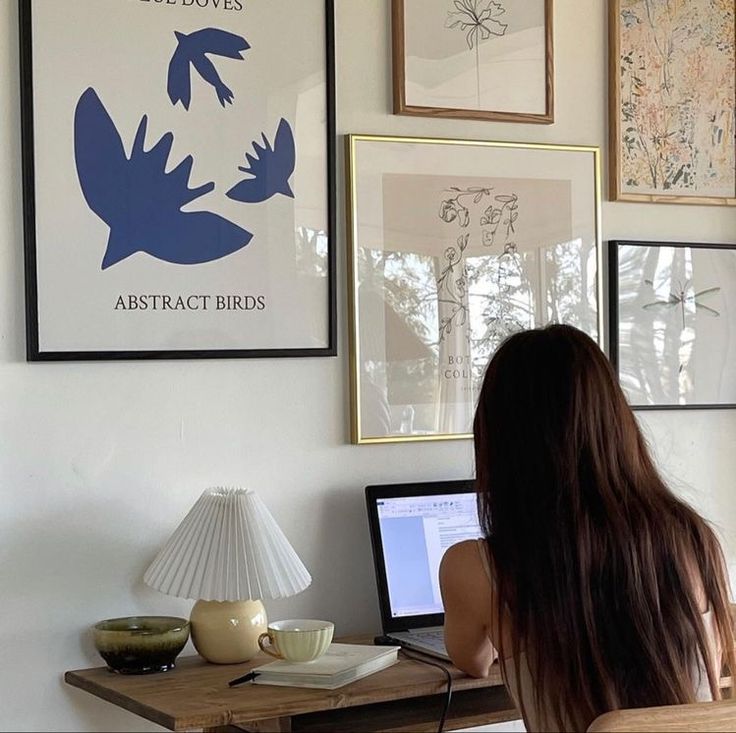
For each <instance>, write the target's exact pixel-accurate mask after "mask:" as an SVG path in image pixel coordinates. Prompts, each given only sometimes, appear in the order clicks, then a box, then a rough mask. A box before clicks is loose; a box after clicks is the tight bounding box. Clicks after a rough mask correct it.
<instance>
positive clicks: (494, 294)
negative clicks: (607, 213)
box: [358, 173, 596, 434]
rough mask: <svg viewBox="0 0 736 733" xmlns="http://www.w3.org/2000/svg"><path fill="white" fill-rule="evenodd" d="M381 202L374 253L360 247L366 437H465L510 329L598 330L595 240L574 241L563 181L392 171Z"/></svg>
mask: <svg viewBox="0 0 736 733" xmlns="http://www.w3.org/2000/svg"><path fill="white" fill-rule="evenodd" d="M382 202H383V203H382V207H383V227H382V231H383V244H382V249H368V248H360V249H359V250H358V272H359V273H360V277H359V302H360V312H359V318H358V322H359V324H360V338H361V344H362V347H363V348H362V351H361V369H362V370H363V371H362V374H361V389H362V390H363V392H364V397H366V399H368V398H370V403H369V404H372V405H374V406H375V404H377V402H378V401H377V399H376V398H375V395H376V394H379V393H380V394H383V395H385V398H382V400H381V405H382V407H381V413H380V415H378V416H376V415H373V414H372V415H371V416H370V417H369V416H368V415H366V413H365V411H364V412H363V413H362V415H361V419H362V427H363V429H364V430H365V431H366V433H367V434H391V433H397V434H401V433H411V434H422V433H427V434H431V433H441V434H458V433H459V434H465V433H467V432H468V431H469V430H470V425H471V420H472V413H473V409H474V405H475V400H476V399H477V396H478V393H479V389H480V384H481V381H482V377H483V372H484V370H485V367H486V365H487V364H488V360H489V358H490V357H491V356H492V355H493V353H494V352H495V350H496V349H497V348H498V346H499V344H500V343H501V342H502V341H503V340H504V339H505V338H506V337H507V336H509V335H510V334H512V333H514V332H516V331H519V330H523V329H526V328H531V327H534V326H535V325H538V324H542V323H547V322H549V321H558V322H567V323H571V324H574V325H578V326H579V327H581V328H584V329H585V330H586V331H587V332H589V333H594V332H595V329H596V307H595V296H594V295H593V297H592V300H591V293H593V294H594V292H595V261H596V258H595V246H594V243H591V244H585V245H584V244H583V243H582V242H581V241H580V240H579V239H575V238H574V236H573V231H572V226H573V215H572V190H571V184H570V181H568V180H536V179H524V178H486V177H484V178H479V177H471V176H448V175H431V174H429V175H425V174H403V173H390V174H384V175H383V183H382ZM551 202H552V204H551ZM591 263H592V265H593V267H592V268H591ZM379 323H380V328H379V327H377V324H379ZM376 332H378V333H381V334H382V335H383V339H384V341H383V342H382V343H377V342H376V339H375V336H374V334H376ZM366 390H371V394H370V395H368V394H367V392H366ZM379 418H380V422H376V423H375V424H376V429H375V432H374V428H373V424H374V421H377V420H378V419H379ZM369 420H370V421H371V424H370V425H369V422H368V421H369ZM382 431H383V432H382Z"/></svg>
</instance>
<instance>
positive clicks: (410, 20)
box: [402, 0, 547, 115]
mask: <svg viewBox="0 0 736 733" xmlns="http://www.w3.org/2000/svg"><path fill="white" fill-rule="evenodd" d="M402 5H403V9H404V24H403V27H404V37H403V39H402V41H403V44H404V45H403V51H404V56H405V58H404V70H403V71H404V75H405V94H406V99H405V102H406V104H407V105H411V106H418V107H429V108H431V109H434V110H438V109H451V110H470V111H473V112H475V113H481V112H503V113H507V114H521V115H525V114H526V115H530V114H531V115H544V114H546V112H547V87H546V84H547V77H546V63H547V45H546V25H545V23H546V15H545V0H403V3H402Z"/></svg>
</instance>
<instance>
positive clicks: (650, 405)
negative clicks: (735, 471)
mask: <svg viewBox="0 0 736 733" xmlns="http://www.w3.org/2000/svg"><path fill="white" fill-rule="evenodd" d="M608 256H609V268H608V271H609V295H610V333H611V344H610V354H611V359H612V361H613V362H614V364H615V365H616V367H617V369H618V374H619V379H620V380H621V386H622V387H623V389H624V391H625V392H626V394H627V396H628V398H629V401H630V403H631V405H632V407H634V408H637V409H650V410H655V409H660V410H661V409H684V408H690V409H702V408H709V407H720V408H726V407H736V316H735V315H734V314H735V313H736V244H705V243H700V242H699V243H689V242H688V243H685V242H639V241H612V242H609V253H608Z"/></svg>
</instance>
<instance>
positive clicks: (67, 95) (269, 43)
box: [18, 0, 337, 361]
mask: <svg viewBox="0 0 736 733" xmlns="http://www.w3.org/2000/svg"><path fill="white" fill-rule="evenodd" d="M18 2H19V11H20V12H19V18H20V48H21V68H20V71H21V113H22V140H23V150H22V155H23V193H24V239H25V275H26V344H27V346H26V351H27V359H28V360H29V361H70V360H112V359H194V358H196V359H201V358H207V359H211V358H265V357H329V356H335V355H336V354H337V307H336V285H335V279H336V274H335V272H336V262H335V261H336V258H335V248H334V237H335V216H336V205H335V198H336V194H335V190H336V184H335V144H336V142H335V140H336V138H335V101H334V100H335V81H334V0H307V1H306V2H300V3H299V6H298V8H296V7H293V5H292V3H291V2H290V0H280V2H281V3H282V4H284V8H283V9H282V10H283V11H286V10H288V11H289V12H285V15H286V16H288V22H284V19H283V18H282V17H281V16H282V15H284V13H280V12H278V8H275V6H274V4H273V3H269V4H268V5H267V6H263V7H260V6H258V5H257V4H252V3H244V2H240V0H238V1H237V2H236V0H232V1H228V2H227V3H224V2H223V3H218V4H214V3H207V4H204V5H202V4H199V5H198V4H194V5H192V4H191V3H186V4H184V3H182V2H180V1H176V0H172V1H171V2H168V3H165V4H161V3H153V2H150V3H144V2H126V1H125V0H57V1H56V2H51V3H49V2H45V0H18ZM292 11H293V12H292ZM305 28H311V30H312V31H313V33H310V34H305V32H304V31H305ZM131 38H135V39H136V40H135V43H131V42H130V39H131ZM290 39H292V40H293V42H292V41H290ZM300 44H301V45H300ZM101 48H103V49H105V53H101V52H100V49H101ZM287 48H288V49H290V51H292V53H290V54H285V52H284V49H287ZM205 54H207V55H205ZM246 59H247V63H242V62H243V61H244V60H246ZM199 70H201V72H200V71H199ZM307 96H308V98H309V102H308V104H305V98H306V97H307ZM259 100H260V101H259ZM266 100H268V104H266V103H265V102H266ZM215 133H216V134H215Z"/></svg>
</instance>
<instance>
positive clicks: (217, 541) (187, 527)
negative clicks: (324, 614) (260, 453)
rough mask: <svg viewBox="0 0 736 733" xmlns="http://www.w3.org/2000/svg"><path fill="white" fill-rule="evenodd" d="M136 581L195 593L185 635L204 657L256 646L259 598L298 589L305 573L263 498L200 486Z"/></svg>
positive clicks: (240, 655)
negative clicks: (196, 496) (192, 502)
mask: <svg viewBox="0 0 736 733" xmlns="http://www.w3.org/2000/svg"><path fill="white" fill-rule="evenodd" d="M143 581H144V582H145V583H146V584H147V585H149V586H151V588H155V589H156V590H159V591H161V592H162V593H166V594H167V595H171V596H177V597H178V598H190V599H192V600H196V603H195V604H194V607H193V608H192V613H191V619H190V620H191V633H192V642H193V643H194V647H195V648H196V650H197V651H198V652H199V654H200V655H201V656H202V657H204V658H205V659H206V660H207V661H208V662H214V663H216V664H236V663H238V662H245V661H247V660H248V659H252V658H253V657H254V656H255V655H256V654H257V653H258V651H259V649H258V637H259V635H260V634H262V633H263V632H265V631H266V609H265V608H264V606H263V603H262V602H261V601H262V599H264V598H269V599H275V598H287V597H289V596H293V595H296V594H297V593H301V591H303V590H304V589H305V588H306V587H307V586H309V584H310V583H311V582H312V578H311V576H310V575H309V573H308V572H307V569H306V568H305V567H304V565H303V563H302V561H301V560H300V559H299V557H298V556H297V554H296V552H295V551H294V548H293V547H292V546H291V545H290V544H289V541H288V540H287V539H286V537H285V536H284V533H283V532H282V531H281V529H280V528H279V526H278V525H277V524H276V521H275V520H274V518H273V517H272V516H271V513H270V512H269V511H268V509H267V508H266V505H265V504H264V503H263V502H262V501H261V500H260V498H259V497H258V496H257V495H256V493H255V492H254V491H250V490H247V489H222V488H214V489H207V490H206V491H205V492H204V493H203V494H202V496H200V498H199V499H198V500H197V503H196V504H195V505H194V506H193V507H192V510H191V511H190V512H189V514H187V516H186V517H184V519H183V521H182V522H181V524H180V525H179V526H178V527H177V529H176V531H175V532H174V533H173V534H172V535H171V537H170V539H169V541H168V542H167V543H166V544H165V545H164V547H163V548H162V550H161V552H159V554H158V555H157V556H156V559H155V560H154V561H153V562H152V563H151V565H150V566H149V568H148V570H146V572H145V574H144V576H143Z"/></svg>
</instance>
